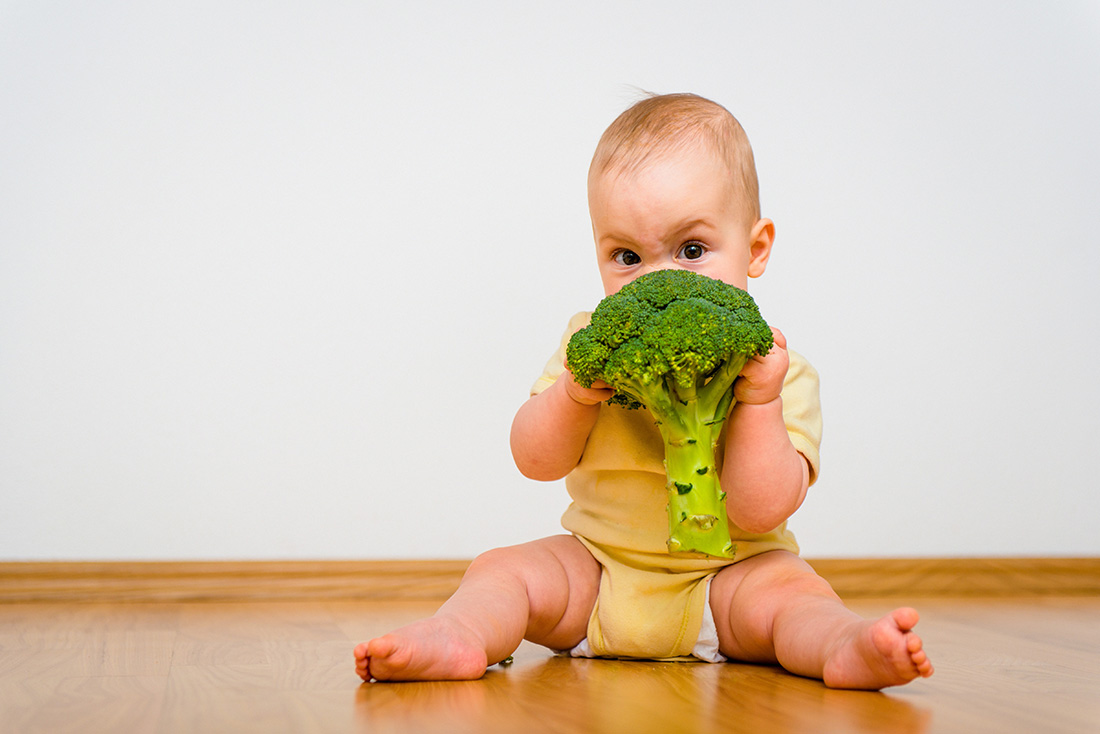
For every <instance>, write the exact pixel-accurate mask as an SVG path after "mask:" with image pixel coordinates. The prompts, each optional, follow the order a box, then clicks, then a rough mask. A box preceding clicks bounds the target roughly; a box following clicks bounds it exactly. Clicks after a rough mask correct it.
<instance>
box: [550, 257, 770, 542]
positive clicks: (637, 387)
mask: <svg viewBox="0 0 1100 734" xmlns="http://www.w3.org/2000/svg"><path fill="white" fill-rule="evenodd" d="M771 347H772V332H771V329H770V328H769V327H768V325H767V323H765V322H764V320H763V318H761V316H760V312H759V310H758V309H757V307H756V303H755V302H754V301H753V300H752V297H751V296H749V294H748V293H746V292H745V291H743V290H741V289H740V288H736V287H734V286H731V285H728V284H726V283H723V282H721V281H719V280H714V279H712V278H708V277H706V276H703V275H699V274H698V273H694V272H691V271H686V270H658V271H655V272H652V273H647V274H646V275H643V276H641V277H639V278H637V279H636V280H634V281H632V282H631V283H628V284H627V285H625V286H624V287H623V288H622V289H621V290H619V292H617V293H614V294H612V295H610V296H608V297H607V298H605V299H603V300H602V301H601V302H600V304H599V305H598V306H597V307H596V310H595V311H594V312H593V313H592V321H591V323H590V324H589V325H588V326H586V327H585V328H583V329H581V330H580V331H578V332H577V333H576V334H574V335H573V336H572V337H571V338H570V340H569V344H568V345H567V348H566V361H567V362H568V364H569V369H570V371H572V373H573V376H574V379H576V381H577V382H578V383H579V384H581V385H584V386H591V384H592V383H593V382H595V381H596V380H603V381H604V382H607V383H608V384H609V385H611V386H612V387H613V388H615V391H616V392H615V395H614V397H612V398H611V400H610V401H609V402H610V403H612V404H616V405H619V406H622V407H624V408H639V407H645V408H646V409H647V410H649V412H650V414H651V415H652V416H653V418H654V419H655V420H656V422H657V425H658V429H659V430H660V432H661V437H662V438H663V440H664V445H665V472H666V475H667V485H666V486H667V492H668V521H669V539H668V549H669V552H673V553H675V552H689V551H690V552H700V553H706V554H708V555H711V556H718V557H722V558H732V557H733V554H734V547H733V544H732V542H731V540H730V534H729V520H728V517H727V514H726V503H725V496H726V495H725V493H724V492H723V491H722V489H721V485H720V483H719V478H718V470H717V467H716V465H715V448H716V446H717V444H718V439H719V436H720V435H721V433H722V425H723V423H724V422H725V420H726V416H727V415H728V414H729V410H730V406H731V405H732V404H733V399H734V398H733V384H734V381H735V380H736V379H737V376H738V375H739V374H740V372H741V368H742V367H744V365H745V362H746V361H748V359H750V358H751V357H752V356H754V355H758V354H767V352H768V350H769V349H771Z"/></svg>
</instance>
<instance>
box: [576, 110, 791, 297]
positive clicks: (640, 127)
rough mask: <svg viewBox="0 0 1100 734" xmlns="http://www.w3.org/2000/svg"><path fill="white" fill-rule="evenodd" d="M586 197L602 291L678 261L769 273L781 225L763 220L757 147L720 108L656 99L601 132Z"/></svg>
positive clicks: (737, 278) (718, 270)
mask: <svg viewBox="0 0 1100 734" xmlns="http://www.w3.org/2000/svg"><path fill="white" fill-rule="evenodd" d="M588 199H589V208H590V211H591V214H592V228H593V234H594V235H595V238H596V248H597V253H598V255H599V258H600V261H599V264H600V274H601V277H602V278H603V281H604V289H605V291H606V292H607V293H608V294H610V293H613V292H615V291H617V290H618V289H619V288H620V287H622V286H623V285H624V284H625V283H627V282H629V281H630V280H633V279H634V278H636V277H638V276H639V275H641V274H642V273H644V272H648V271H649V270H656V269H662V268H668V267H679V268H685V269H690V270H696V271H699V272H702V273H703V274H705V275H710V276H711V277H715V278H719V279H721V280H724V281H726V282H728V283H730V284H731V285H736V286H738V287H740V288H744V287H745V281H746V279H747V278H748V277H757V276H758V275H760V274H761V273H763V268H764V265H765V264H766V263H767V257H768V254H769V253H770V250H771V241H772V238H773V237H774V225H772V223H771V222H770V221H769V220H766V219H761V218H760V197H759V189H758V185H757V179H756V166H755V163H754V162H753V155H752V148H751V146H750V145H749V141H748V137H747V136H746V135H745V131H744V130H743V129H742V127H741V125H740V123H738V122H737V120H736V119H735V118H734V117H733V115H731V114H730V113H729V112H728V111H727V110H726V109H725V108H724V107H722V106H721V105H719V104H717V103H715V102H711V101H710V100H707V99H704V98H702V97H699V96H697V95H694V94H670V95H661V96H653V97H649V98H647V99H644V100H642V101H641V102H638V103H637V104H635V105H634V106H633V107H631V108H630V109H628V110H626V111H625V112H623V113H622V114H621V115H620V116H619V117H618V118H617V119H616V120H615V121H614V122H613V123H611V126H610V127H608V128H607V130H606V131H605V132H604V134H603V136H602V137H601V138H600V142H599V145H597V147H596V153H595V155H594V156H593V158H592V164H591V166H590V168H589V173H588Z"/></svg>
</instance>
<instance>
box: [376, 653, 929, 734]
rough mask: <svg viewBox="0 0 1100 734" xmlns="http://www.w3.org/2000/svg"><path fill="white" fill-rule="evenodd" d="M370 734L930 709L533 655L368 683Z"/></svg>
mask: <svg viewBox="0 0 1100 734" xmlns="http://www.w3.org/2000/svg"><path fill="white" fill-rule="evenodd" d="M355 720H356V722H357V724H358V725H359V728H360V729H361V730H362V731H371V732H395V733H396V732H401V733H402V734H412V733H414V732H428V733H430V732H448V733H454V732H488V733H494V732H532V733H533V732H542V731H546V732H561V731H591V732H629V733H630V734H647V733H648V732H662V734H665V733H667V732H687V733H688V734H691V733H692V732H714V731H727V732H729V731H751V732H755V733H757V734H763V733H765V732H766V733H767V734H784V733H786V732H791V733H794V732H798V734H802V733H803V732H890V733H891V734H921V733H922V732H925V731H926V730H927V729H928V724H929V720H930V713H929V712H928V711H927V710H925V709H922V708H919V707H917V706H914V705H913V704H911V703H909V702H908V701H904V700H901V699H899V698H896V697H893V696H891V695H890V694H888V693H867V692H859V691H834V690H830V689H827V688H825V687H824V686H823V685H822V684H821V683H820V682H818V681H812V680H806V679H802V678H798V677H795V676H791V675H789V674H787V673H786V672H784V671H782V670H780V669H778V668H770V667H764V666H746V665H734V664H722V665H709V664H706V663H653V662H642V661H619V660H572V659H568V658H562V657H549V658H547V657H536V658H534V659H528V660H524V661H520V662H517V663H516V664H514V665H512V666H509V667H506V668H502V667H494V668H492V669H490V671H489V673H488V674H486V676H485V677H484V678H482V679H481V680H478V681H463V682H428V683H373V684H364V685H362V686H360V687H359V688H358V689H357V690H356V694H355Z"/></svg>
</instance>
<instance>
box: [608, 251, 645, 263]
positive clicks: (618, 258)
mask: <svg viewBox="0 0 1100 734" xmlns="http://www.w3.org/2000/svg"><path fill="white" fill-rule="evenodd" d="M611 259H612V260H614V261H615V262H617V263H618V264H619V265H637V264H638V263H640V262H641V261H642V258H640V257H638V253H636V252H634V251H633V250H616V251H615V254H614V255H612V256H611Z"/></svg>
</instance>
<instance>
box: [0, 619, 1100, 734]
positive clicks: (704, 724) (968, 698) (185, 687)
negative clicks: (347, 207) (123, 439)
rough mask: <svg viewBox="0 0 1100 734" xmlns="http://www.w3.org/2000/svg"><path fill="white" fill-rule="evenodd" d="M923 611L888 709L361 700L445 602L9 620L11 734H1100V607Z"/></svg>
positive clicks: (547, 688) (576, 690)
mask: <svg viewBox="0 0 1100 734" xmlns="http://www.w3.org/2000/svg"><path fill="white" fill-rule="evenodd" d="M914 605H915V606H917V607H918V608H919V609H920V610H921V612H922V615H923V620H922V622H921V624H920V626H919V628H918V629H919V630H920V631H921V633H922V635H923V637H924V639H925V643H926V647H927V649H928V650H929V651H930V653H931V655H932V657H933V660H934V662H935V664H936V674H935V676H933V677H932V678H931V679H928V680H923V681H917V682H916V683H914V684H911V685H909V686H906V687H903V688H898V689H889V690H888V691H887V692H885V693H863V692H853V691H831V690H828V689H826V688H824V687H823V686H822V685H821V684H820V683H818V682H815V681H810V680H804V679H800V678H796V677H793V676H790V675H788V674H786V673H784V672H783V671H781V670H779V669H776V668H771V667H757V666H745V665H734V664H724V665H708V664H703V663H698V664H693V663H686V664H685V663H646V662H620V661H597V660H569V659H565V658H560V657H553V656H552V655H551V654H550V653H549V652H548V651H546V650H544V649H542V648H538V647H535V646H529V645H526V644H525V645H524V646H523V647H521V648H520V650H519V651H518V652H517V654H516V656H515V662H514V663H513V664H512V665H510V666H508V667H503V668H502V667H494V668H492V669H491V670H490V672H489V673H488V674H487V675H486V676H485V678H483V679H482V680H479V681H473V682H463V683H398V684H383V683H374V684H369V685H367V684H361V683H360V682H359V680H358V679H357V678H356V677H355V676H354V672H353V663H352V658H351V649H352V647H353V645H354V643H356V642H358V641H360V640H363V639H366V638H369V637H371V636H374V635H377V634H379V633H382V632H385V631H388V630H389V629H391V628H392V627H394V626H396V625H399V624H401V623H403V622H405V621H408V620H411V619H414V618H418V617H420V616H423V615H425V614H428V613H430V612H431V611H432V610H433V609H434V607H435V606H436V603H435V602H315V603H294V602H276V603H260V602H257V603H245V604H219V603H194V604H174V603H164V604H94V603H84V604H58V603H53V604H8V605H0V731H3V732H17V733H19V732H28V733H29V732H50V733H51V734H52V733H54V732H68V731H72V732H127V733H131V732H204V733H205V732H252V731H263V732H291V731H301V732H314V731H316V732H394V733H400V734H416V733H417V732H447V733H448V734H453V733H455V732H478V733H484V732H509V733H511V732H524V733H526V732H531V733H532V734H533V733H535V732H571V731H584V732H625V733H629V734H645V733H646V732H662V733H665V734H667V733H670V732H716V731H723V732H754V734H782V733H783V732H798V733H799V734H802V733H803V732H814V733H815V734H818V733H826V732H827V733H843V732H891V734H902V733H907V732H912V733H914V734H915V733H917V732H929V733H933V732H967V734H970V733H971V732H999V733H1002V734H1004V733H1010V732H1028V733H1029V734H1031V733H1033V732H1082V733H1083V732H1090V733H1095V732H1100V598H1098V597H1078V598H1073V597H1055V598H1051V597H1037V598H1028V599H1003V598H1002V599H988V600H986V599H956V600H952V599H942V598H935V599H925V600H915V604H914ZM851 606H852V607H853V608H855V609H857V611H859V612H861V613H863V614H865V615H868V616H870V615H875V616H877V615H879V614H881V613H884V612H885V611H887V610H889V609H891V608H892V607H893V606H896V603H895V602H894V601H889V600H859V601H855V602H852V604H851Z"/></svg>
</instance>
